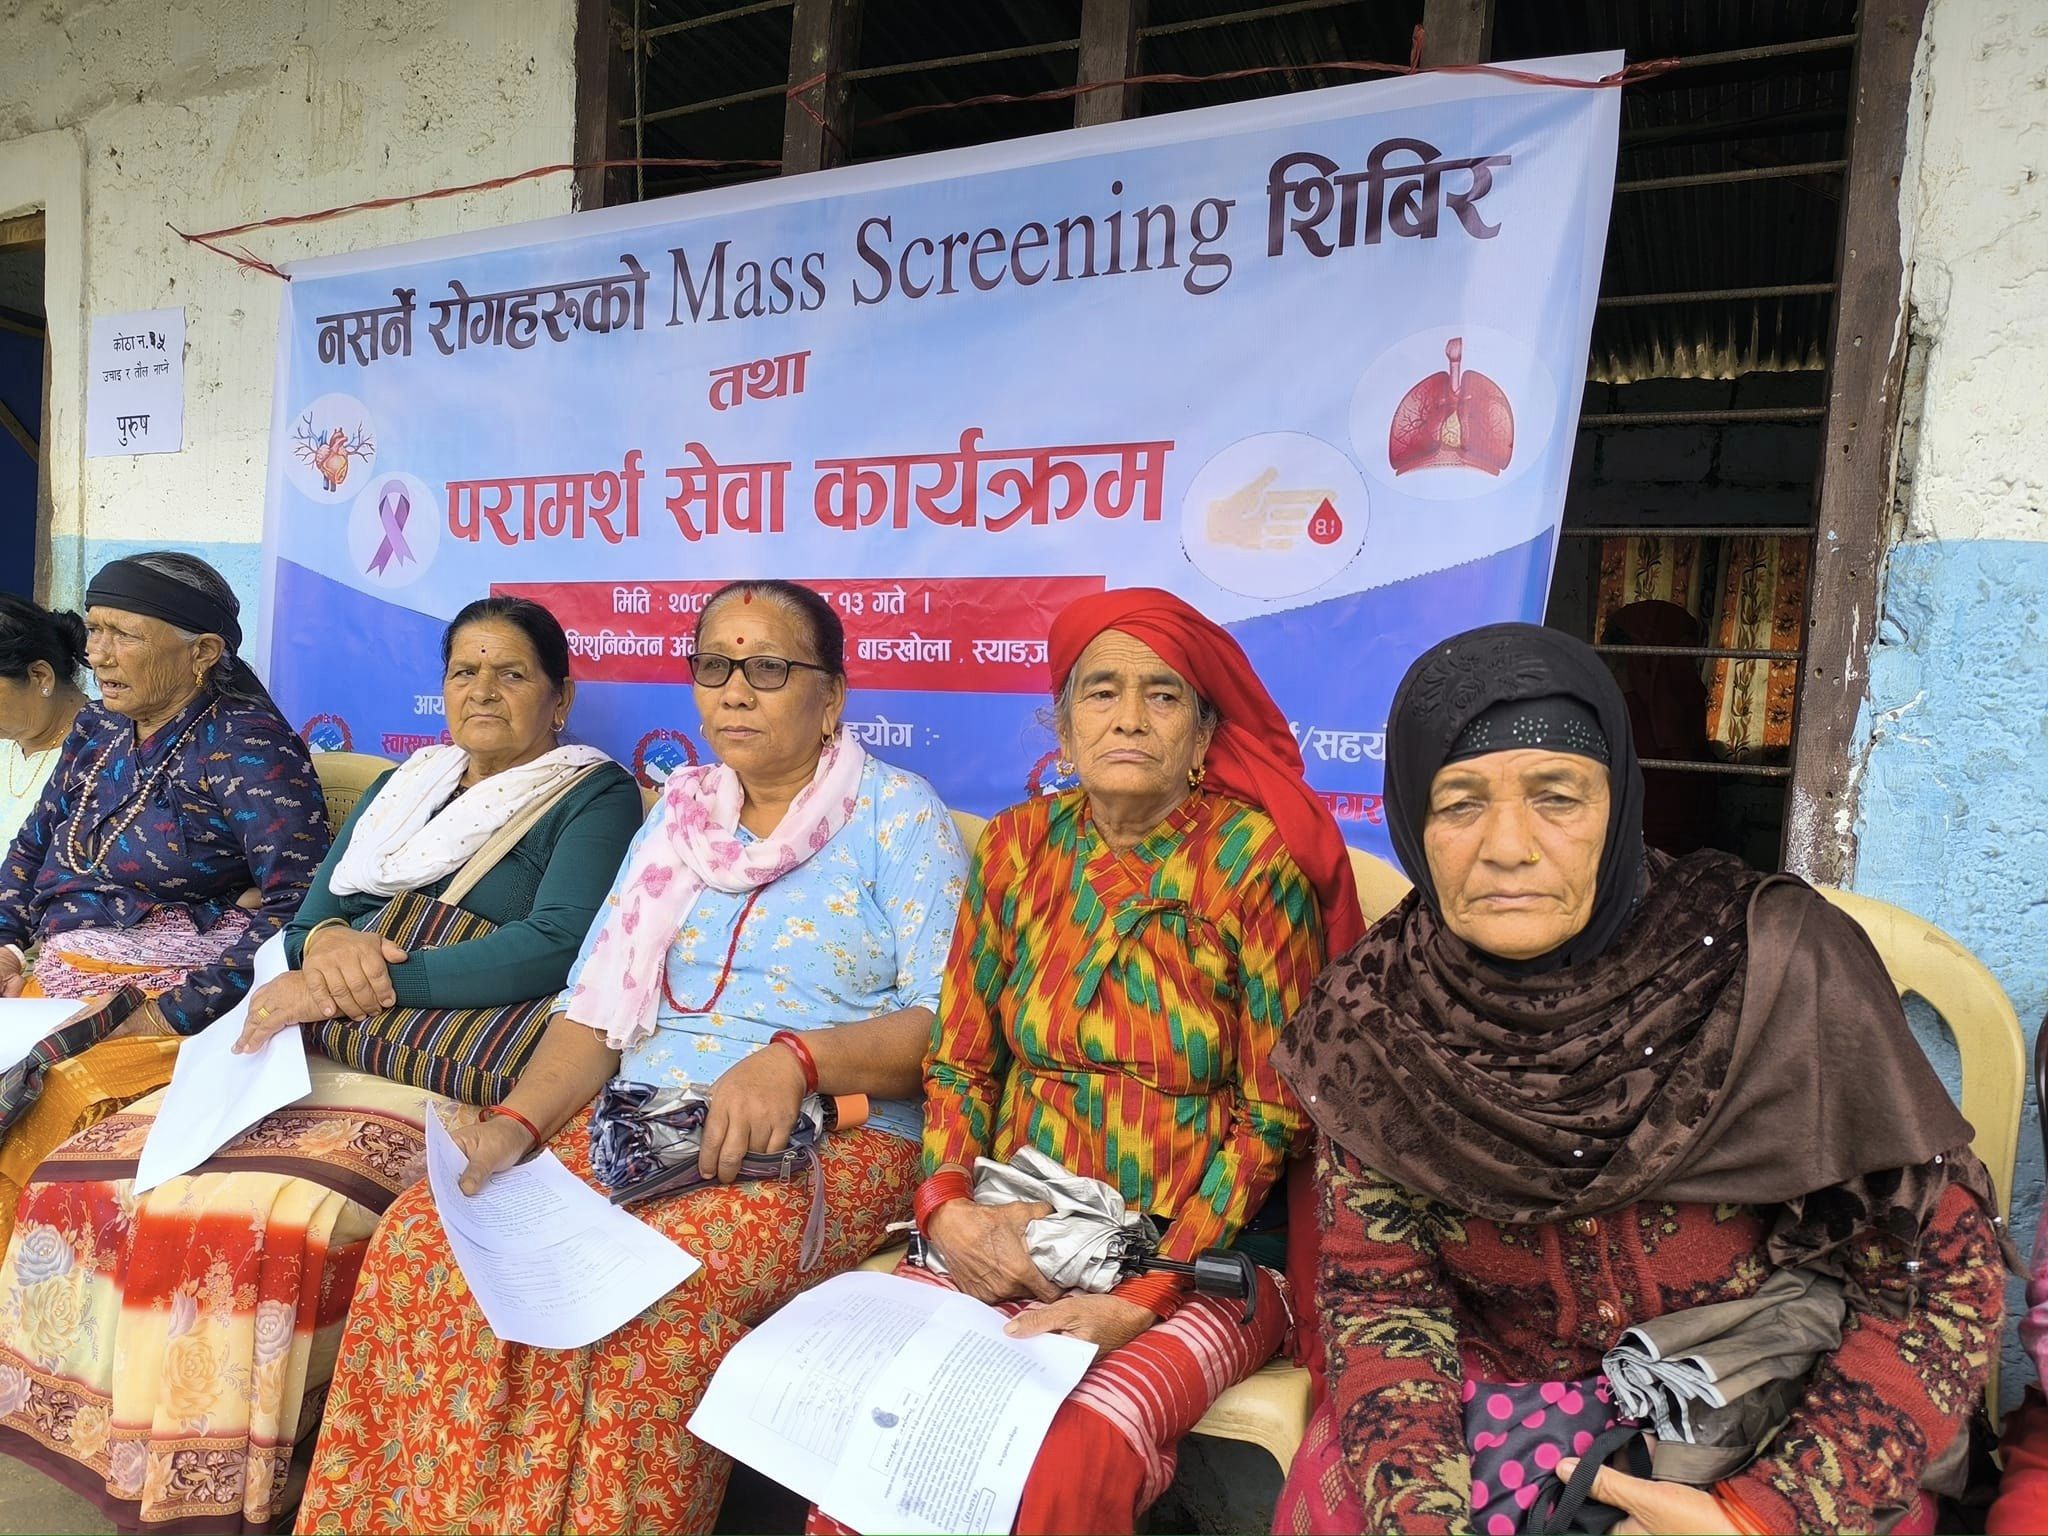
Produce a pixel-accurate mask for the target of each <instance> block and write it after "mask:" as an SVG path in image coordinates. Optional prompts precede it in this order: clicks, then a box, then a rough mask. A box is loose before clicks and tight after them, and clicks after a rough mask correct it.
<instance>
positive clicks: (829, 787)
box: [568, 727, 868, 1051]
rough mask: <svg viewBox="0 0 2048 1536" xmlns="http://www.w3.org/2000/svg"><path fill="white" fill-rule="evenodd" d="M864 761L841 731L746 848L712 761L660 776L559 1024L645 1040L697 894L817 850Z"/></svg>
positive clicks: (758, 881) (758, 879) (839, 822)
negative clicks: (642, 833) (650, 814)
mask: <svg viewBox="0 0 2048 1536" xmlns="http://www.w3.org/2000/svg"><path fill="white" fill-rule="evenodd" d="M867 760H868V758H867V753H866V752H865V751H863V750H862V749H861V745H860V743H859V742H857V741H855V740H854V739H853V738H852V737H851V736H849V735H847V733H846V731H845V729H844V728H843V727H842V728H841V730H840V732H839V734H838V735H837V736H835V737H833V738H832V740H831V741H830V742H829V743H827V744H826V747H825V750H824V752H823V754H822V755H820V757H819V758H818V771H817V773H816V774H815V775H814V776H813V777H812V779H811V782H810V783H809V784H808V785H807V786H805V788H804V789H803V790H802V791H801V792H800V793H799V794H798V795H797V797H796V799H795V800H793V801H792V802H791V803H790V807H789V809H788V811H786V812H785V813H784V814H783V817H782V823H781V825H780V826H778V827H776V829H775V830H774V831H773V832H771V833H770V834H769V835H768V836H766V837H762V838H756V839H755V840H754V841H752V842H744V841H742V840H741V838H740V836H739V822H740V806H741V804H742V802H743V801H744V799H745V792H744V791H743V790H742V788H741V787H740V776H739V775H738V774H737V773H735V772H733V770H732V769H730V768H728V767H727V766H726V765H725V764H723V763H714V764H708V765H706V766H704V767H701V768H680V769H678V770H676V772H674V773H672V774H670V775H669V780H668V786H667V788H666V789H664V790H663V792H662V796H661V800H660V801H659V802H658V804H657V806H656V808H655V825H653V826H652V827H650V828H649V829H648V833H647V836H646V838H645V839H644V840H643V841H642V842H641V844H640V847H639V850H638V851H637V852H636V853H635V854H634V855H633V858H632V861H631V862H630V863H629V864H627V866H626V870H625V873H624V874H623V875H622V876H621V877H620V879H619V883H618V886H617V894H616V895H614V896H613V897H612V898H611V899H610V900H609V901H608V902H607V903H606V911H605V915H604V921H603V923H602V925H601V926H600V927H599V928H598V931H597V936H596V937H595V938H594V939H592V940H591V943H590V948H589V950H588V951H587V952H586V953H585V955H584V958H583V970H582V973H581V974H580V975H579V976H578V978H577V982H576V990H575V991H574V992H572V993H571V994H570V995H569V1007H568V1015H569V1017H570V1018H572V1019H574V1020H576V1022H577V1023H579V1024H587V1025H589V1026H590V1027H591V1028H592V1029H597V1030H602V1031H603V1032H604V1037H605V1041H606V1043H607V1044H609V1045H610V1046H611V1048H612V1049H613V1050H615V1051H623V1050H625V1049H626V1048H627V1047H629V1046H631V1045H633V1044H635V1043H637V1042H638V1041H641V1040H644V1039H646V1038H647V1037H648V1036H649V1035H651V1034H653V1033H654V1024H655V1015H656V1012H657V1010H658V1008H659V1004H660V999H661V968H662V967H663V966H664V965H666V964H667V963H668V948H669V945H670V944H672V943H674V942H675V936H676V932H677V930H679V929H680V928H681V927H682V926H683V922H684V920H685V919H687V918H688V917H689V915H690V913H691V911H692V910H693V909H694V908H695V907H696V905H697V898H698V897H699V896H701V895H702V894H703V892H704V888H705V887H706V886H709V887H710V888H711V889H712V890H715V891H727V892H734V893H737V892H740V891H751V890H755V889H757V888H758V887H760V886H764V885H769V884H772V883H773V882H774V881H776V880H779V879H781V878H782V876H784V875H786V874H788V873H789V872H790V871H791V870H793V869H795V868H796V867H797V866H798V865H799V864H802V863H803V862H804V861H806V860H807V859H809V858H810V857H811V855H812V854H814V853H818V852H821V851H822V850H823V849H824V847H825V845H826V844H827V843H829V842H831V841H832V839H833V838H835V837H837V836H838V835H839V832H840V829H841V828H843V827H844V826H845V825H846V823H847V822H848V820H850V819H851V818H852V816H853V811H854V806H855V804H856V802H857V800H858V796H859V790H860V776H861V771H862V769H864V768H865V767H866V766H867Z"/></svg>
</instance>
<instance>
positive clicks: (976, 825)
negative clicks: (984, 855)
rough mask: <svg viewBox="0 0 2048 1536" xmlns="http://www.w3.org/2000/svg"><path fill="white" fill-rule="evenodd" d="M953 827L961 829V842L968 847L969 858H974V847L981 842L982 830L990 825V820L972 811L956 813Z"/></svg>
mask: <svg viewBox="0 0 2048 1536" xmlns="http://www.w3.org/2000/svg"><path fill="white" fill-rule="evenodd" d="M953 825H954V826H956V827H958V828H959V829H960V841H961V842H963V843H965V844H966V845H967V856H968V857H969V858H972V857H974V845H975V844H976V843H978V842H980V841H981V829H982V828H983V827H985V826H987V825H988V818H987V817H986V816H977V815H975V814H974V812H972V811H955V812H954V813H953Z"/></svg>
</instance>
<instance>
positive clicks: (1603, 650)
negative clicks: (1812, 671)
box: [1590, 642, 1806, 661]
mask: <svg viewBox="0 0 2048 1536" xmlns="http://www.w3.org/2000/svg"><path fill="white" fill-rule="evenodd" d="M1590 643H1592V645H1593V649H1594V650H1596V651H1598V652H1599V653H1600V654H1601V655H1603V656H1691V657H1693V658H1695V659H1696V660H1700V661H1801V660H1804V659H1805V654H1806V653H1805V652H1803V651H1767V650H1758V649H1756V648H1755V647H1753V646H1751V647H1742V646H1728V645H1609V644H1606V643H1605V642H1590Z"/></svg>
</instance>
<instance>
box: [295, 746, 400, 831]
mask: <svg viewBox="0 0 2048 1536" xmlns="http://www.w3.org/2000/svg"><path fill="white" fill-rule="evenodd" d="M397 766H398V765H397V764H396V763H394V762H393V761H391V759H390V758H388V757H377V756H374V755H373V754H371V753H368V752H315V753H314V754H313V776H314V777H315V778H316V779H318V780H319V781H320V797H321V798H322V799H323V800H325V801H326V802H327V823H328V825H329V826H331V827H334V828H336V829H339V828H340V826H341V824H342V823H343V822H344V821H347V820H348V818H349V813H350V812H352V811H354V810H355V808H356V802H357V801H358V800H360V799H362V798H363V791H364V790H366V789H368V788H369V787H370V786H371V785H372V784H374V783H375V782H376V781H377V776H378V775H379V774H380V773H383V772H385V771H386V770H388V769H391V768H396V767H397Z"/></svg>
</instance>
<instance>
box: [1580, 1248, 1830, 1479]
mask: <svg viewBox="0 0 2048 1536" xmlns="http://www.w3.org/2000/svg"><path fill="white" fill-rule="evenodd" d="M1848 1314H1849V1304H1848V1301H1847V1298H1846V1297H1845V1296H1844V1295H1843V1293H1842V1283H1841V1281H1839V1280H1836V1279H1833V1278H1831V1277H1829V1276H1826V1275H1821V1274H1816V1273H1815V1272H1814V1271H1812V1270H1810V1269H1781V1270H1779V1271H1777V1272H1776V1273H1775V1274H1773V1275H1772V1276H1771V1278H1770V1279H1768V1280H1766V1281H1765V1282H1764V1283H1763V1285H1762V1286H1761V1287H1760V1288H1759V1289H1758V1290H1757V1292H1756V1294H1755V1295H1753V1296H1749V1297H1745V1298H1744V1299H1743V1300H1741V1301H1723V1302H1716V1303H1715V1304H1713V1305H1712V1306H1705V1307H1689V1308H1687V1309H1686V1310H1685V1311H1683V1312H1671V1313H1667V1314H1665V1315H1664V1316H1663V1317H1659V1318H1653V1319H1651V1320H1650V1321H1649V1322H1647V1323H1639V1324H1637V1325H1636V1326H1635V1327H1633V1328H1631V1329H1629V1330H1628V1332H1626V1333H1624V1334H1623V1335H1622V1336H1621V1340H1620V1342H1619V1343H1617V1344H1616V1345H1615V1346H1614V1348H1613V1349H1611V1350H1610V1351H1608V1353H1607V1357H1606V1359H1604V1360H1602V1361H1601V1366H1602V1368H1603V1369H1604V1371H1605V1372H1606V1375H1607V1379H1608V1381H1609V1382H1610V1383H1611V1384H1612V1386H1613V1391H1614V1397H1615V1400H1616V1402H1617V1404H1618V1405H1619V1408H1620V1411H1621V1413H1622V1415H1623V1416H1624V1417H1626V1418H1630V1419H1634V1420H1637V1421H1638V1422H1640V1423H1641V1424H1642V1426H1643V1428H1644V1429H1645V1430H1646V1431H1647V1432H1649V1433H1651V1434H1653V1435H1655V1436H1656V1447H1655V1449H1654V1450H1653V1451H1652V1453H1651V1460H1652V1463H1653V1465H1654V1467H1655V1470H1656V1475H1657V1476H1658V1477H1661V1478H1664V1479H1666V1480H1667V1481H1671V1482H1681V1483H1692V1484H1695V1485H1697V1486H1699V1487H1706V1486H1709V1485H1711V1484H1713V1483H1717V1482H1719V1481H1720V1480H1721V1479H1722V1478H1724V1477H1727V1476H1729V1475H1730V1474H1731V1473H1734V1472H1737V1471H1740V1470H1741V1469H1742V1468H1743V1467H1744V1466H1746V1465H1748V1463H1749V1461H1750V1459H1751V1458H1752V1457H1754V1456H1755V1455H1756V1454H1757V1452H1758V1451H1760V1450H1762V1449H1763V1447H1764V1445H1765V1444H1766V1443H1768V1442H1769V1440H1770V1439H1771V1437H1772V1436H1773V1435H1775V1434H1776V1433H1777V1432H1778V1429H1779V1427H1780V1426H1781V1425H1783V1424H1784V1422H1785V1420H1786V1418H1787V1417H1788V1416H1789V1415H1790V1414H1791V1412H1792V1410H1793V1409H1794V1408H1795V1407H1797V1406H1798V1404H1799V1399H1800V1397H1801V1395H1802V1394H1803V1393H1804V1392H1805V1390H1806V1378H1807V1376H1808V1374H1809V1373H1810V1372H1811V1371H1812V1370H1813V1365H1814V1362H1815V1361H1816V1360H1818V1359H1819V1358H1820V1357H1821V1356H1822V1355H1825V1354H1829V1353H1831V1352H1832V1351H1834V1350H1835V1349H1837V1348H1838V1347H1839V1346H1840V1345H1841V1342H1842V1324H1843V1322H1844V1321H1845V1320H1846V1319H1847V1317H1848Z"/></svg>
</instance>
